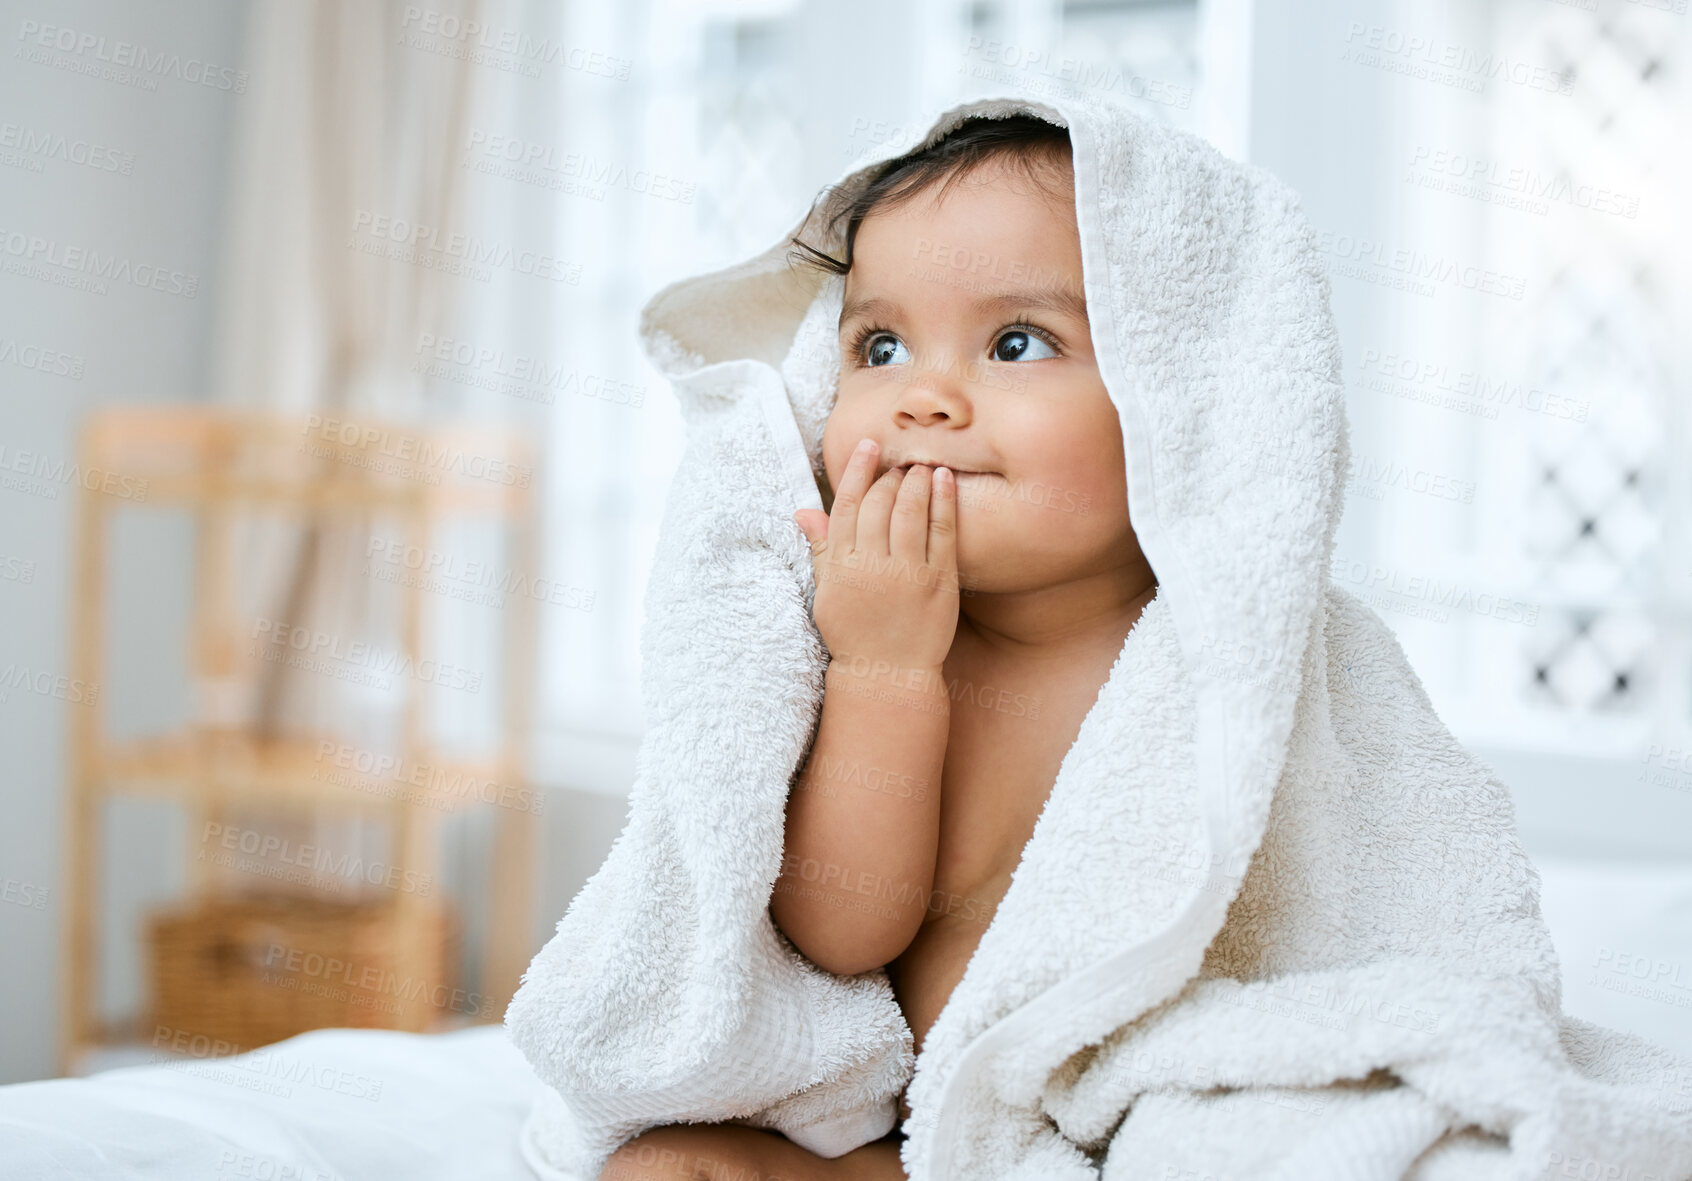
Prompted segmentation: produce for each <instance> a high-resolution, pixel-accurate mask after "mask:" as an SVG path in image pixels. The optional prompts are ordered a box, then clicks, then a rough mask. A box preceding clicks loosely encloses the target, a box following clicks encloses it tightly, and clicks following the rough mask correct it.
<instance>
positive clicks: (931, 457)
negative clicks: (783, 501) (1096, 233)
mask: <svg viewBox="0 0 1692 1181" xmlns="http://www.w3.org/2000/svg"><path fill="white" fill-rule="evenodd" d="M1069 153H1070V148H1069V138H1068V134H1067V132H1065V131H1064V130H1063V129H1062V128H1060V127H1056V126H1054V125H1053V124H1050V123H1048V122H1046V121H1044V120H1040V119H1035V118H1031V117H1026V116H1018V117H1015V118H1010V119H973V120H969V121H966V122H965V123H964V124H962V125H961V126H960V127H959V128H957V129H956V130H954V131H953V132H952V133H951V134H950V135H949V136H947V137H946V138H945V139H943V140H942V141H941V142H939V143H938V144H936V145H934V146H932V147H930V148H928V149H926V150H923V151H920V152H916V153H912V154H910V155H907V156H904V157H901V158H899V159H898V160H895V161H892V162H890V163H889V164H888V165H886V166H884V167H885V171H884V172H883V173H882V174H880V175H879V176H878V177H877V178H876V179H875V180H874V181H873V182H872V183H871V184H870V185H869V186H868V187H867V188H866V189H865V190H864V191H863V192H862V193H861V194H860V195H859V196H857V197H856V198H855V200H854V201H853V203H852V205H851V206H850V207H848V208H847V209H845V210H843V211H842V213H841V216H843V217H847V218H849V224H848V230H847V234H846V238H845V242H846V258H845V260H843V261H841V260H835V259H833V258H831V257H829V256H827V255H823V254H821V253H820V252H817V251H815V250H813V249H812V248H811V247H809V246H806V245H805V244H804V243H802V242H797V241H796V242H795V244H796V245H798V246H800V247H802V248H804V249H805V250H807V251H808V252H810V254H811V255H812V256H813V260H814V262H815V263H816V265H820V266H823V267H825V268H826V269H828V270H831V271H833V272H835V273H839V274H844V275H845V277H846V288H845V297H844V305H843V308H842V312H841V317H840V352H841V365H840V384H839V393H838V397H837V400H836V402H835V405H834V409H833V412H832V413H831V415H830V417H829V419H828V424H827V427H826V428H825V431H824V434H823V462H824V467H825V469H826V472H827V478H828V485H829V487H828V489H825V490H824V500H825V503H826V504H827V505H828V511H827V513H826V515H825V514H824V513H822V512H818V511H816V510H814V509H801V510H799V511H797V512H795V514H794V517H795V519H796V520H797V522H798V524H799V527H800V528H801V529H802V530H803V531H804V534H805V537H806V538H807V540H809V541H810V543H811V550H812V555H813V558H812V560H813V563H814V566H815V571H816V585H817V591H816V599H815V602H814V605H813V614H814V617H815V620H816V625H817V629H818V631H819V632H820V634H821V636H822V639H823V642H824V643H825V644H826V645H827V647H828V651H829V654H830V658H831V663H830V664H829V667H828V672H827V677H826V681H825V689H824V696H823V705H822V715H821V718H820V720H819V723H818V728H817V732H816V737H815V740H814V742H813V745H812V748H811V751H810V754H809V756H808V759H807V761H806V764H805V766H804V768H803V769H802V771H801V773H800V775H799V777H798V779H797V781H796V782H795V784H794V789H793V791H792V793H791V796H790V798H789V802H788V808H787V829H786V847H785V851H784V859H783V864H782V875H781V877H780V878H779V879H778V880H777V882H776V885H775V889H774V893H773V895H772V898H771V901H770V917H771V918H772V919H773V920H774V922H775V924H776V926H777V927H778V928H779V929H780V930H781V931H782V932H783V933H784V934H785V935H786V936H787V938H788V939H789V940H791V941H792V943H793V945H794V946H795V947H797V948H798V949H799V951H800V952H802V953H803V954H804V955H806V956H807V957H809V958H810V959H811V961H812V962H814V963H815V964H816V965H817V966H818V967H820V968H823V969H826V970H827V971H830V972H835V973H839V974H842V975H852V974H856V973H860V972H869V971H872V970H874V969H876V968H882V967H885V968H886V969H887V973H888V977H889V980H890V981H891V983H892V985H893V990H894V995H895V996H896V997H897V998H898V1002H899V1005H900V1008H901V1009H902V1010H903V1012H904V1014H905V1018H906V1020H907V1022H908V1023H909V1025H910V1028H911V1032H912V1035H913V1037H914V1039H915V1048H916V1050H917V1051H918V1052H919V1053H920V1052H921V1049H922V1043H923V1038H924V1037H925V1035H926V1034H927V1033H928V1030H929V1028H930V1027H931V1026H932V1025H933V1023H934V1021H935V1019H936V1018H937V1017H938V1016H939V1014H940V1011H941V1010H942V1009H943V1008H944V1007H945V1005H946V1001H947V999H948V998H949V997H950V996H951V994H952V990H953V989H954V988H955V987H956V986H957V984H958V981H959V980H960V979H961V978H962V977H963V974H964V969H965V967H966V966H967V965H968V963H969V961H970V957H971V956H972V955H973V954H974V952H975V949H976V945H977V944H978V943H979V942H980V939H981V936H982V933H983V932H984V931H985V930H986V929H987V926H988V924H989V923H990V922H991V921H992V917H993V913H994V910H995V908H996V907H997V906H998V904H999V902H1000V901H1001V900H1002V899H1003V897H1004V895H1005V891H1006V890H1007V889H1008V888H1009V886H1010V880H1011V875H1012V874H1013V873H1014V872H1015V870H1016V867H1017V864H1018V862H1019V861H1020V859H1021V856H1022V850H1023V846H1024V845H1025V844H1027V842H1028V839H1029V837H1030V835H1031V834H1032V833H1033V830H1034V824H1035V821H1036V820H1037V819H1038V817H1039V815H1040V812H1041V809H1042V808H1043V807H1044V805H1045V802H1046V797H1047V795H1048V793H1050V791H1051V789H1052V785H1053V783H1054V781H1055V780H1056V778H1057V773H1058V767H1059V764H1060V763H1061V762H1062V760H1063V757H1064V754H1065V752H1067V751H1068V750H1069V748H1070V746H1071V745H1072V744H1073V743H1074V741H1075V738H1076V735H1077V733H1078V731H1079V730H1080V726H1081V721H1082V719H1083V718H1084V717H1085V716H1086V714H1087V712H1088V711H1089V710H1090V709H1091V708H1092V705H1093V703H1094V701H1095V699H1096V698H1097V696H1098V692H1099V689H1100V687H1101V686H1102V685H1103V684H1104V682H1105V680H1106V679H1107V677H1108V676H1109V674H1110V670H1111V667H1112V665H1113V664H1114V663H1115V661H1116V658H1117V655H1118V654H1119V653H1120V652H1121V651H1122V647H1123V643H1124V641H1125V640H1126V639H1127V636H1128V633H1129V630H1130V629H1131V628H1132V627H1133V626H1134V622H1135V621H1136V620H1137V619H1138V618H1139V616H1140V612H1141V610H1142V609H1143V608H1144V607H1145V605H1146V604H1147V603H1148V602H1149V601H1151V599H1152V598H1153V597H1154V596H1155V595H1156V593H1157V580H1156V576H1155V574H1154V573H1153V571H1152V569H1151V566H1150V564H1149V563H1148V562H1147V561H1146V559H1145V556H1144V555H1143V554H1142V553H1141V552H1140V547H1139V544H1138V542H1137V541H1136V539H1135V536H1134V530H1133V527H1132V525H1131V523H1130V521H1129V514H1128V503H1127V481H1126V473H1125V471H1124V468H1123V440H1122V434H1121V429H1120V427H1119V425H1118V420H1117V413H1116V409H1115V407H1114V406H1113V405H1112V403H1111V401H1110V398H1109V397H1108V396H1107V394H1106V393H1105V387H1104V383H1103V381H1102V380H1101V379H1100V377H1099V371H1098V367H1097V365H1096V364H1095V361H1094V357H1093V347H1092V340H1091V336H1090V333H1089V327H1088V321H1087V307H1086V301H1085V299H1084V297H1083V288H1082V279H1081V240H1080V234H1079V232H1078V230H1077V227H1076V223H1075V199H1074V176H1073V172H1072V169H1071V163H1070V154H1069ZM818 865H820V866H822V867H824V868H825V869H826V868H828V867H837V868H836V870H835V872H832V873H826V872H825V873H818V872H815V871H814V868H813V867H815V866H818ZM808 868H812V869H813V871H812V872H805V871H806V870H807V869H808ZM866 881H867V882H871V883H873V884H874V885H875V887H876V888H875V890H874V893H873V895H868V894H866V893H865V892H864V891H863V890H862V889H860V887H861V885H862V884H863V883H864V882H866ZM829 882H849V883H850V885H831V884H822V883H829ZM900 1115H901V1118H904V1117H906V1116H908V1115H909V1110H908V1108H907V1107H905V1105H904V1104H903V1101H902V1100H901V1106H900ZM899 1144H900V1139H899V1133H898V1131H897V1130H895V1131H894V1132H893V1133H891V1134H890V1135H889V1136H888V1137H886V1138H885V1139H883V1140H879V1141H876V1142H874V1143H871V1144H866V1145H864V1146H863V1147H861V1148H858V1149H855V1150H853V1151H851V1152H848V1153H846V1154H845V1155H843V1156H840V1157H837V1158H834V1159H832V1160H829V1159H824V1158H821V1157H818V1156H816V1155H814V1154H812V1153H810V1152H808V1151H806V1150H805V1149H803V1148H800V1147H799V1146H798V1145H796V1144H793V1143H791V1142H790V1141H788V1140H787V1139H786V1138H784V1137H783V1136H781V1135H780V1134H778V1133H776V1132H772V1131H767V1130H762V1129H756V1128H751V1127H746V1126H742V1125H739V1124H678V1125H671V1126H668V1127H661V1128H656V1129H653V1130H652V1131H649V1132H647V1133H645V1134H644V1135H642V1136H639V1137H637V1138H636V1139H635V1140H632V1141H630V1142H629V1143H628V1144H626V1145H624V1147H623V1148H622V1149H621V1150H620V1151H619V1152H617V1153H616V1154H615V1155H614V1156H613V1157H612V1158H611V1160H610V1161H609V1162H608V1164H607V1165H606V1167H605V1170H604V1171H603V1172H602V1174H601V1176H602V1177H603V1178H616V1179H618V1181H637V1179H640V1178H647V1177H654V1178H655V1177H659V1176H662V1177H664V1178H666V1181H675V1178H677V1177H683V1178H692V1177H699V1178H708V1177H716V1176H718V1175H719V1174H724V1173H726V1175H728V1176H739V1177H742V1178H745V1179H746V1181H752V1179H753V1178H756V1179H757V1181H774V1179H776V1178H781V1179H784V1181H813V1179H815V1181H823V1179H841V1181H844V1179H847V1178H863V1179H866V1181H867V1179H871V1178H874V1179H878V1181H879V1179H884V1178H886V1179H892V1178H901V1177H903V1176H904V1175H905V1174H904V1170H903V1168H902V1166H901V1164H900V1160H899ZM653 1148H656V1149H658V1152H657V1153H656V1154H654V1153H653V1152H652V1151H651V1149H653ZM642 1158H644V1159H646V1160H647V1161H651V1160H654V1159H658V1160H661V1161H663V1162H665V1163H664V1164H662V1165H661V1166H657V1167H656V1168H654V1166H651V1165H647V1166H642V1165H641V1164H639V1163H638V1162H639V1161H640V1160H641V1159H642Z"/></svg>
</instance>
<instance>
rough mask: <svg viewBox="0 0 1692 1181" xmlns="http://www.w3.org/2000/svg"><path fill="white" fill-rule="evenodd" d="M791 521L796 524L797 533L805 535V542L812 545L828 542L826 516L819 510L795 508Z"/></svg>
mask: <svg viewBox="0 0 1692 1181" xmlns="http://www.w3.org/2000/svg"><path fill="white" fill-rule="evenodd" d="M793 520H794V521H795V522H796V523H797V524H798V526H799V532H801V533H803V534H804V535H805V540H806V541H808V542H810V543H811V544H812V545H816V544H817V542H819V541H827V540H828V514H827V513H825V512H823V511H822V510H821V509H815V508H796V509H794V510H793Z"/></svg>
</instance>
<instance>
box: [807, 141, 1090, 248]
mask: <svg viewBox="0 0 1692 1181" xmlns="http://www.w3.org/2000/svg"><path fill="white" fill-rule="evenodd" d="M1070 150H1071V149H1070V143H1069V131H1068V129H1067V128H1063V127H1059V126H1058V125H1057V124H1055V123H1051V122H1048V121H1047V120H1045V119H1042V118H1040V117H1038V116H1036V115H1009V116H1006V117H1005V118H1002V119H994V118H987V117H984V116H981V115H972V116H970V117H969V118H967V119H965V120H964V121H963V122H962V123H960V124H958V126H957V127H954V128H953V129H952V130H951V131H949V132H947V133H946V134H945V135H944V136H942V137H941V138H940V139H939V140H938V141H937V142H935V143H933V144H930V145H929V146H928V147H926V148H922V149H919V150H917V151H914V152H907V153H906V154H905V155H903V156H899V157H896V158H895V159H892V160H888V161H886V162H885V163H884V164H882V166H881V167H880V169H879V170H877V171H876V172H875V173H873V174H872V175H871V176H870V179H869V183H868V184H866V185H865V186H864V187H863V188H862V189H860V190H859V191H858V192H856V193H853V194H843V193H841V192H839V191H838V189H829V190H825V191H824V196H823V197H822V198H821V209H820V212H821V214H822V217H823V223H822V224H823V229H824V232H825V233H827V234H828V235H829V237H831V238H832V237H833V236H834V233H835V230H836V228H837V227H838V226H839V225H840V223H841V222H842V221H845V222H846V257H845V258H844V259H839V258H835V257H834V256H833V255H830V254H826V253H824V252H823V251H821V250H818V249H817V248H816V247H815V246H812V245H810V244H809V243H808V242H803V241H801V240H800V239H799V237H798V236H797V235H795V236H794V237H793V238H790V239H789V241H790V242H791V243H792V244H793V245H794V246H797V247H798V248H799V249H800V250H801V251H803V252H804V253H802V254H795V253H793V252H791V251H790V252H789V253H788V256H787V257H788V261H789V263H794V264H797V265H799V266H806V267H814V268H817V269H819V270H823V271H827V272H829V273H830V274H835V275H844V274H846V272H848V271H850V270H851V269H852V244H853V242H854V241H856V239H857V236H858V226H859V225H861V224H862V223H863V220H864V218H866V217H868V216H869V215H870V213H871V212H872V211H874V210H877V209H883V208H891V207H893V206H897V205H903V204H905V203H906V202H908V201H910V200H911V199H912V198H913V197H915V196H916V195H917V194H918V193H920V192H923V191H924V190H925V189H928V188H930V187H931V186H933V185H935V184H939V185H940V192H939V193H938V194H936V197H937V198H938V197H944V196H945V195H946V193H947V192H948V191H949V190H950V189H951V188H952V186H953V185H955V184H956V183H957V182H958V181H959V180H960V179H962V177H963V176H965V175H966V174H967V173H969V172H971V171H973V170H975V169H976V168H979V167H980V166H981V165H983V164H985V163H987V162H988V161H990V160H997V159H1001V158H1003V159H1007V160H1009V161H1013V162H1014V163H1015V164H1016V165H1017V166H1019V167H1020V168H1021V169H1022V172H1023V174H1024V175H1025V176H1026V177H1027V178H1028V179H1029V180H1030V181H1032V182H1033V183H1034V185H1035V186H1036V187H1037V188H1040V189H1042V190H1043V191H1045V192H1046V193H1047V194H1048V195H1050V196H1051V197H1052V199H1053V200H1057V199H1058V198H1059V191H1058V188H1057V186H1056V185H1054V184H1053V183H1052V175H1053V168H1054V166H1056V165H1058V164H1061V163H1067V162H1068V159H1069V155H1070ZM807 224H809V221H807Z"/></svg>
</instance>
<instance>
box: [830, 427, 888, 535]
mask: <svg viewBox="0 0 1692 1181" xmlns="http://www.w3.org/2000/svg"><path fill="white" fill-rule="evenodd" d="M877 450H878V448H877V446H876V443H875V440H874V439H865V440H863V441H862V442H861V443H859V444H858V449H857V450H856V451H854V452H852V458H851V460H850V461H849V462H848V463H847V464H846V473H845V475H843V476H842V477H841V478H840V487H839V488H836V489H835V490H834V507H833V511H832V512H831V513H830V514H829V522H830V532H831V533H833V534H834V536H835V537H836V538H838V539H839V540H840V543H841V544H842V545H843V546H845V547H846V548H847V549H854V548H856V539H857V536H858V506H859V505H861V504H862V503H863V499H864V493H865V491H866V490H867V489H868V488H869V486H870V482H871V480H872V478H873V477H874V476H875V457H876V452H877Z"/></svg>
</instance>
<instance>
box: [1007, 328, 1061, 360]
mask: <svg viewBox="0 0 1692 1181" xmlns="http://www.w3.org/2000/svg"><path fill="white" fill-rule="evenodd" d="M1030 349H1033V350H1036V351H1035V352H1033V353H1032V354H1031V353H1030V352H1029V350H1030ZM1039 349H1044V350H1046V351H1045V352H1044V353H1041V352H1039V351H1037V350H1039ZM1055 356H1057V350H1056V349H1054V348H1052V346H1051V345H1049V344H1047V343H1046V342H1045V341H1043V340H1041V339H1040V338H1039V337H1038V336H1036V335H1034V333H1032V332H1028V331H1026V330H1024V329H1021V328H1013V329H1011V330H1010V331H1009V332H1006V333H1005V334H1004V335H1002V336H1000V337H999V339H998V340H997V341H995V342H994V343H993V352H992V357H993V360H995V361H1044V360H1045V359H1046V358H1047V357H1055Z"/></svg>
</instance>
